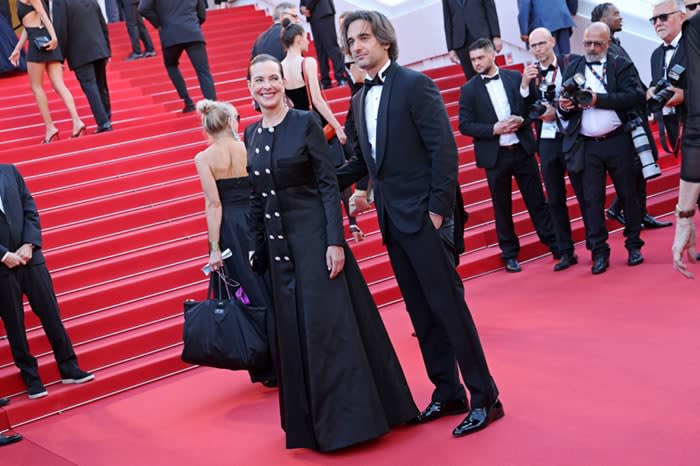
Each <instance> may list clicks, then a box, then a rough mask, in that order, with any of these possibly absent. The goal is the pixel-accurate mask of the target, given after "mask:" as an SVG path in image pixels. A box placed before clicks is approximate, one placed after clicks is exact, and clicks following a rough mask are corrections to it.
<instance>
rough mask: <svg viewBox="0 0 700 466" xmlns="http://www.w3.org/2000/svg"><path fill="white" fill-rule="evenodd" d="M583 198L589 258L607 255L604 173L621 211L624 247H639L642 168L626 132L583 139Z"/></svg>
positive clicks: (640, 242)
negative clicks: (623, 224) (623, 225)
mask: <svg viewBox="0 0 700 466" xmlns="http://www.w3.org/2000/svg"><path fill="white" fill-rule="evenodd" d="M584 151H585V154H586V155H585V162H584V169H583V197H584V202H585V208H586V221H587V222H588V223H587V225H586V241H587V242H588V245H589V246H590V248H591V254H592V257H593V259H596V258H599V257H608V256H610V246H608V229H607V226H606V223H605V186H606V174H609V175H610V178H611V179H612V182H613V184H614V185H615V191H616V192H617V196H618V197H619V199H620V203H621V205H622V207H623V209H624V212H625V231H624V235H625V247H626V248H627V249H628V250H630V249H639V248H641V247H642V246H643V245H644V242H643V241H642V239H641V238H640V236H639V235H640V231H641V229H642V207H641V204H640V201H639V193H638V192H637V187H636V183H637V181H638V177H640V176H641V175H640V173H641V170H642V167H641V163H640V162H639V157H637V154H636V153H635V151H634V146H633V145H632V138H631V137H630V135H629V134H628V133H624V132H623V133H619V134H617V135H615V136H611V137H608V138H606V139H603V140H594V139H588V140H586V142H585V148H584Z"/></svg>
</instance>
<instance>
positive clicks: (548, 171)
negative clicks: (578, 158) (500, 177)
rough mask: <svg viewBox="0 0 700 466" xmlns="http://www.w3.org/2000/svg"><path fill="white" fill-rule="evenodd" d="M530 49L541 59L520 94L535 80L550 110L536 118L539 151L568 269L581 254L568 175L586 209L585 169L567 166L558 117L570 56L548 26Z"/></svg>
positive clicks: (562, 263) (533, 36) (532, 38)
mask: <svg viewBox="0 0 700 466" xmlns="http://www.w3.org/2000/svg"><path fill="white" fill-rule="evenodd" d="M528 44H529V46H530V51H531V52H532V54H533V55H534V56H535V59H536V60H537V61H536V62H535V63H532V64H530V65H528V66H526V67H525V70H524V72H523V79H522V83H521V86H520V95H522V96H523V97H524V98H528V97H529V96H530V89H531V83H534V84H535V88H536V89H537V98H538V99H539V103H541V104H542V105H543V106H544V107H543V108H546V110H545V111H544V113H542V114H541V115H540V117H539V118H538V119H537V120H535V129H536V130H537V152H538V153H539V154H540V166H541V168H542V178H543V180H544V185H545V187H546V188H547V200H548V201H549V202H548V204H549V211H550V213H551V214H552V224H553V226H554V234H555V235H556V237H557V249H558V250H559V252H560V254H561V259H560V260H559V262H558V263H557V264H555V265H554V271H555V272H559V271H561V270H565V269H568V268H569V267H570V266H572V265H574V264H576V263H578V257H577V256H576V254H575V253H574V241H573V238H572V236H571V221H570V219H569V210H568V208H567V206H566V201H567V197H568V196H567V193H566V179H565V175H566V174H567V172H568V174H569V180H570V181H571V185H572V187H573V188H574V193H575V194H576V199H577V200H578V202H579V205H580V206H581V212H582V213H584V209H583V205H584V203H583V179H582V176H581V172H575V171H572V170H567V167H566V159H565V157H564V153H563V152H562V141H563V138H564V127H563V126H564V125H565V124H566V123H565V122H564V123H561V122H560V123H557V121H556V108H555V103H556V98H557V97H559V93H560V91H561V83H562V74H563V71H564V69H565V68H566V63H567V61H568V58H569V57H567V56H561V55H556V54H555V53H554V47H555V45H556V41H555V39H554V36H553V35H552V33H551V32H550V31H549V30H548V29H545V28H536V29H535V30H533V31H532V32H531V33H530V35H529V36H528Z"/></svg>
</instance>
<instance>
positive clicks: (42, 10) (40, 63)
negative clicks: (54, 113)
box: [9, 0, 86, 143]
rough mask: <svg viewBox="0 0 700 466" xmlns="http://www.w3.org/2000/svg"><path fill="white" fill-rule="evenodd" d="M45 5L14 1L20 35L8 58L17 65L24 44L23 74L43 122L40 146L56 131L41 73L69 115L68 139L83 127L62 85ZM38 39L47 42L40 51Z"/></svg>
mask: <svg viewBox="0 0 700 466" xmlns="http://www.w3.org/2000/svg"><path fill="white" fill-rule="evenodd" d="M48 10H49V8H48V4H47V3H46V1H45V0H17V16H18V17H19V20H20V21H21V22H22V26H24V30H23V31H22V35H21V36H20V38H19V42H17V45H16V46H15V49H14V50H13V51H12V54H11V55H10V57H9V58H10V62H11V63H12V64H13V65H15V66H17V64H18V63H19V59H20V51H21V50H22V47H24V43H25V42H28V47H27V71H28V73H29V82H30V84H31V86H32V92H33V93H34V98H35V99H36V103H37V105H38V106H39V113H40V114H41V118H42V119H43V120H44V126H45V127H46V134H45V136H44V138H43V139H42V142H43V143H49V142H51V141H53V140H54V139H58V138H59V132H58V128H56V125H54V123H53V120H52V119H51V113H50V112H49V101H48V98H47V97H46V91H44V72H46V73H48V75H49V80H50V81H51V86H53V89H54V90H55V91H56V92H57V93H58V95H60V96H61V99H63V103H64V104H65V105H66V108H67V109H68V113H70V117H71V120H72V122H73V131H72V133H71V137H74V138H75V137H78V136H80V135H82V134H83V133H84V132H85V129H86V126H85V124H84V123H83V122H82V120H81V119H80V116H79V115H78V111H77V110H76V108H75V101H74V100H73V95H72V94H71V93H70V91H69V90H68V88H67V87H66V84H65V83H64V82H63V55H62V54H61V50H60V49H59V48H58V39H57V38H56V31H55V30H54V27H53V24H52V23H51V20H50V19H49V16H48V14H47V11H48ZM38 38H46V39H48V43H47V44H46V46H45V47H42V48H41V49H40V48H39V47H38V46H37V44H35V40H36V39H38Z"/></svg>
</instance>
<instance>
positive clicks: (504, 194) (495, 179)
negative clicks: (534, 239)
mask: <svg viewBox="0 0 700 466" xmlns="http://www.w3.org/2000/svg"><path fill="white" fill-rule="evenodd" d="M513 178H515V181H516V182H517V183H518V188H519V189H520V194H521V195H522V196H523V200H524V201H525V206H526V207H527V211H528V213H529V214H530V219H531V220H532V223H533V225H534V227H535V231H536V232H537V236H538V237H539V239H540V241H541V242H542V243H544V244H545V245H547V247H548V248H549V249H550V250H551V251H552V252H553V253H558V252H559V251H558V250H557V239H556V236H555V234H554V230H553V228H552V216H551V215H550V213H549V208H548V207H547V202H546V201H545V198H544V191H543V190H542V179H541V178H540V171H539V169H538V168H537V162H536V161H535V157H533V156H532V155H529V154H528V153H527V152H525V150H523V148H522V146H520V144H517V145H516V146H514V147H513V150H506V149H503V148H501V149H500V150H499V152H498V159H497V161H496V166H495V167H493V168H487V169H486V181H487V182H488V184H489V190H490V191H491V201H492V203H493V215H494V218H495V220H496V234H497V235H498V246H499V247H500V248H501V258H502V259H503V260H508V259H516V258H517V257H518V252H520V241H519V240H518V235H517V234H516V233H515V225H514V224H513V194H512V193H513V189H512V184H513Z"/></svg>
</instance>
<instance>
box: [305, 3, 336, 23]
mask: <svg viewBox="0 0 700 466" xmlns="http://www.w3.org/2000/svg"><path fill="white" fill-rule="evenodd" d="M299 6H300V7H302V6H305V7H306V8H307V9H308V10H309V11H310V12H311V17H310V18H309V20H310V21H313V20H315V19H319V18H323V17H324V16H329V15H334V14H335V4H333V0H301V1H300V2H299Z"/></svg>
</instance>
